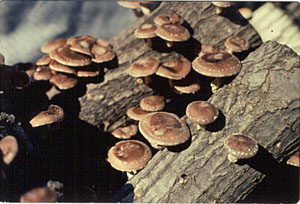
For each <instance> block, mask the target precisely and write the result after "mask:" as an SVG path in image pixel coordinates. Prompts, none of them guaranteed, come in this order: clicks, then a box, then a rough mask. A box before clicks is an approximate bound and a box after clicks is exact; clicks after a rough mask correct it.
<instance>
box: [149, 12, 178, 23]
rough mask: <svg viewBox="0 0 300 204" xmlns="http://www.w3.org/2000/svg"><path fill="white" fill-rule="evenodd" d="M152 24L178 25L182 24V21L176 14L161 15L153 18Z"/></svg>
mask: <svg viewBox="0 0 300 204" xmlns="http://www.w3.org/2000/svg"><path fill="white" fill-rule="evenodd" d="M154 23H155V24H157V25H164V24H179V25H181V24H182V23H183V19H182V18H181V17H180V16H179V15H178V14H177V13H169V14H161V15H158V16H156V17H155V18H154Z"/></svg>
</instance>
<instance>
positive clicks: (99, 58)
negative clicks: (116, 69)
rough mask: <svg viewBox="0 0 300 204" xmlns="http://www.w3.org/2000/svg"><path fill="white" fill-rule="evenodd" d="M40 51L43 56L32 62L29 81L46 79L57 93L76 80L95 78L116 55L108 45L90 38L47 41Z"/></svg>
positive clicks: (103, 41) (87, 36)
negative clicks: (55, 88) (35, 66)
mask: <svg viewBox="0 0 300 204" xmlns="http://www.w3.org/2000/svg"><path fill="white" fill-rule="evenodd" d="M41 51H42V52H43V53H45V55H44V56H43V57H41V58H40V59H38V60H37V61H36V65H37V68H36V71H35V72H34V74H33V78H34V79H35V80H46V81H48V80H49V81H50V83H52V84H54V85H55V86H56V87H57V88H58V89H60V90H66V89H71V88H73V87H75V86H76V84H77V83H78V77H96V76H98V75H99V74H100V71H102V70H104V66H105V64H104V63H105V62H109V61H112V60H113V59H114V58H115V56H116V54H115V52H114V51H113V50H112V45H111V44H110V43H109V42H107V41H106V40H104V39H101V38H96V37H94V36H90V35H82V36H74V37H71V38H68V39H67V38H58V39H54V40H50V41H48V42H46V43H44V44H43V45H42V47H41Z"/></svg>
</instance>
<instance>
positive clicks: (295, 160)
mask: <svg viewBox="0 0 300 204" xmlns="http://www.w3.org/2000/svg"><path fill="white" fill-rule="evenodd" d="M286 163H287V164H288V165H292V166H297V167H300V158H299V151H298V152H296V153H295V154H293V155H292V156H291V157H290V158H289V159H288V160H287V162H286Z"/></svg>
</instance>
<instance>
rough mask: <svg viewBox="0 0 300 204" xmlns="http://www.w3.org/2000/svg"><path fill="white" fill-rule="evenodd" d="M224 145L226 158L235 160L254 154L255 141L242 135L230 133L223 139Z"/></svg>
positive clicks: (256, 149) (256, 146) (255, 149)
mask: <svg viewBox="0 0 300 204" xmlns="http://www.w3.org/2000/svg"><path fill="white" fill-rule="evenodd" d="M224 147H225V149H226V150H227V151H228V153H229V154H228V160H229V161H230V162H237V161H238V160H239V159H248V158H251V157H253V156H254V155H256V153H257V151H258V145H257V142H256V141H254V140H252V139H250V138H249V137H246V136H244V135H232V136H230V137H228V138H227V139H226V140H225V141H224Z"/></svg>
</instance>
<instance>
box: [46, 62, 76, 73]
mask: <svg viewBox="0 0 300 204" xmlns="http://www.w3.org/2000/svg"><path fill="white" fill-rule="evenodd" d="M49 68H50V69H51V70H54V71H57V72H63V73H67V74H76V71H75V70H74V69H73V68H71V67H69V66H67V65H63V64H61V63H59V62H57V61H56V60H51V62H50V64H49Z"/></svg>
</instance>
